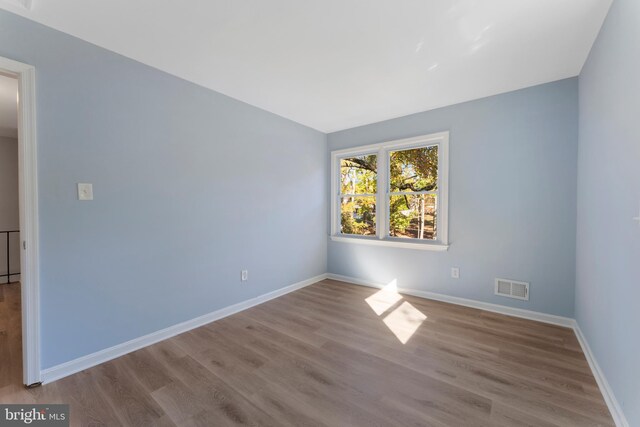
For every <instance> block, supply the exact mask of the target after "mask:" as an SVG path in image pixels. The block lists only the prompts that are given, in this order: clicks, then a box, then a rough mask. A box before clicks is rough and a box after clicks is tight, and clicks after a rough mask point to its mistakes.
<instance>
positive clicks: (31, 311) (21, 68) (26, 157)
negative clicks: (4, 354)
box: [0, 57, 40, 385]
mask: <svg viewBox="0 0 640 427" xmlns="http://www.w3.org/2000/svg"><path fill="white" fill-rule="evenodd" d="M0 71H2V72H3V73H4V74H9V75H11V76H14V77H16V78H17V79H18V183H19V184H18V185H19V198H20V246H21V256H20V282H21V284H22V365H23V369H24V373H23V381H24V383H25V384H26V385H32V384H36V383H39V382H40V277H39V270H40V269H39V266H40V264H39V261H38V168H37V149H36V148H37V146H36V94H35V85H36V78H35V68H34V67H33V66H31V65H28V64H23V63H21V62H17V61H13V60H11V59H7V58H3V57H0Z"/></svg>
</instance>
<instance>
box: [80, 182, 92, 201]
mask: <svg viewBox="0 0 640 427" xmlns="http://www.w3.org/2000/svg"><path fill="white" fill-rule="evenodd" d="M78 200H93V184H87V183H84V182H79V183H78Z"/></svg>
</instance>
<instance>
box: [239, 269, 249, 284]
mask: <svg viewBox="0 0 640 427" xmlns="http://www.w3.org/2000/svg"><path fill="white" fill-rule="evenodd" d="M240 280H241V281H243V282H246V281H247V280H249V270H242V271H241V272H240Z"/></svg>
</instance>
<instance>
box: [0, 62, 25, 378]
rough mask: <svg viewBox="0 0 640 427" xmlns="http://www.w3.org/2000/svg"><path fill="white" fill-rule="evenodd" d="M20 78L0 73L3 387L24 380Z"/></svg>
mask: <svg viewBox="0 0 640 427" xmlns="http://www.w3.org/2000/svg"><path fill="white" fill-rule="evenodd" d="M18 188H19V186H18V79H16V78H15V77H12V76H8V75H3V74H0V389H2V388H4V387H9V386H12V385H16V384H20V383H21V382H22V304H21V302H20V300H21V290H20V230H19V228H20V208H19V201H18V200H19V198H18Z"/></svg>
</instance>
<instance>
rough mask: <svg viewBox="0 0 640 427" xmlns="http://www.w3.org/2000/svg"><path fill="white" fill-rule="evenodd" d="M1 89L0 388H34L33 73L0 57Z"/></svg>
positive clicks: (36, 332) (37, 347) (35, 191)
mask: <svg viewBox="0 0 640 427" xmlns="http://www.w3.org/2000/svg"><path fill="white" fill-rule="evenodd" d="M0 84H4V85H3V86H2V87H4V88H5V91H6V93H5V94H4V95H5V96H3V98H4V99H0V103H2V102H3V101H4V104H0V105H4V107H3V106H0V114H1V115H2V117H0V135H7V136H6V137H4V138H3V137H2V136H0V144H1V145H0V156H2V157H5V159H4V160H3V159H2V158H0V168H1V169H4V170H5V173H4V175H3V174H2V172H0V191H2V193H0V198H2V206H3V208H0V231H4V232H5V233H0V245H2V244H4V246H3V250H0V255H3V257H2V256H0V258H1V259H0V271H3V270H7V272H6V273H5V274H6V276H4V275H3V274H2V273H0V287H2V291H1V292H2V293H1V294H0V298H1V300H0V310H3V311H0V346H1V347H0V366H2V369H0V387H1V386H2V385H3V382H4V381H12V382H15V383H17V384H18V385H19V384H20V382H21V383H22V384H25V385H28V386H31V385H34V384H38V383H40V329H39V314H40V309H39V277H38V271H39V263H38V187H37V152H36V126H35V111H36V108H35V107H36V102H35V68H34V67H33V66H31V65H28V64H23V63H21V62H17V61H13V60H11V59H8V58H3V57H0ZM0 93H4V92H0ZM3 155H5V156H3ZM3 161H6V162H7V163H6V165H5V164H3V163H2V162H3ZM4 166H6V168H5V167H4ZM5 175H6V176H5ZM5 197H6V199H5ZM16 199H17V206H16ZM5 211H6V212H5ZM2 215H5V218H4V219H3V218H2ZM16 215H17V221H16ZM3 235H4V236H3ZM7 262H8V264H9V265H8V266H7V265H6V264H7ZM3 263H4V267H2V265H3ZM8 282H11V283H8ZM3 323H4V324H3ZM14 385H15V384H14Z"/></svg>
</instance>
